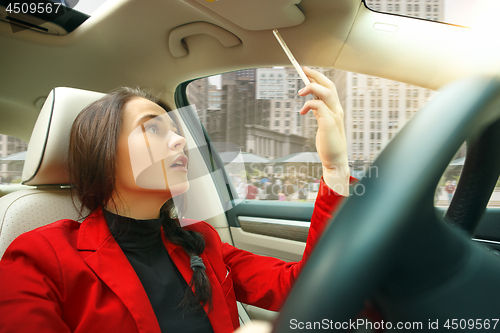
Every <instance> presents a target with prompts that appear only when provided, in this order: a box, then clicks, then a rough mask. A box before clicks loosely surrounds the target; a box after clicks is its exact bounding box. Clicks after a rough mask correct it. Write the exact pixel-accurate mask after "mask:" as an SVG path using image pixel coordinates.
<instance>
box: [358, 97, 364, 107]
mask: <svg viewBox="0 0 500 333" xmlns="http://www.w3.org/2000/svg"><path fill="white" fill-rule="evenodd" d="M364 106H365V100H364V99H360V100H359V107H360V108H363V107H364Z"/></svg>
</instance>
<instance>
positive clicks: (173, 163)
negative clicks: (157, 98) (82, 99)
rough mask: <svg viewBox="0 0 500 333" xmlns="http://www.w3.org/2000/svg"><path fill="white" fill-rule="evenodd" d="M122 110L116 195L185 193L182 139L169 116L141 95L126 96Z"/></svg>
mask: <svg viewBox="0 0 500 333" xmlns="http://www.w3.org/2000/svg"><path fill="white" fill-rule="evenodd" d="M122 112H123V114H122V128H121V132H120V137H119V140H118V147H117V167H116V183H115V184H116V189H117V191H118V192H119V193H120V195H123V194H124V193H128V194H133V193H138V194H146V193H154V194H155V195H161V196H164V197H165V198H164V199H165V201H166V200H168V199H170V198H171V197H174V196H176V195H179V194H182V193H184V192H186V191H187V190H188V188H189V183H188V180H187V158H186V155H185V154H184V147H185V145H186V140H185V139H184V137H182V136H181V135H180V134H179V130H178V128H177V125H176V124H175V122H174V121H173V119H172V118H171V117H170V115H169V114H168V113H167V112H165V110H164V109H163V108H161V107H160V106H159V105H158V104H156V103H153V102H151V101H149V100H147V99H145V98H142V97H134V98H132V99H130V100H129V101H128V102H127V103H125V105H124V107H123V110H122Z"/></svg>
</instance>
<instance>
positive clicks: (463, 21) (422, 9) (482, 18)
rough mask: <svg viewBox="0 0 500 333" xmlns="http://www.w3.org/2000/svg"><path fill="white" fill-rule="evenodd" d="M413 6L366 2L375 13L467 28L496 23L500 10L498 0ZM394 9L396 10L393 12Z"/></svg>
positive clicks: (450, 0)
mask: <svg viewBox="0 0 500 333" xmlns="http://www.w3.org/2000/svg"><path fill="white" fill-rule="evenodd" d="M430 2H431V1H427V3H425V4H422V5H419V4H414V5H413V6H412V3H411V1H407V3H406V6H405V5H404V4H402V5H401V7H400V5H399V4H398V3H396V4H394V7H393V5H392V0H380V1H378V2H374V1H372V0H366V1H365V4H366V6H367V7H368V8H370V9H371V10H374V11H380V12H385V13H391V14H398V15H404V16H409V17H415V18H423V19H426V20H432V21H439V22H445V23H451V24H458V25H463V26H466V27H472V28H474V27H475V26H484V25H485V22H487V21H490V22H492V23H493V22H495V21H496V20H497V18H496V14H495V13H496V12H498V10H500V2H499V1H497V0H434V1H432V4H431V3H430ZM393 9H394V10H393Z"/></svg>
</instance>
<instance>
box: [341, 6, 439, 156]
mask: <svg viewBox="0 0 500 333" xmlns="http://www.w3.org/2000/svg"><path fill="white" fill-rule="evenodd" d="M366 5H367V6H368V7H369V8H370V9H372V10H375V11H382V12H386V13H390V14H396V15H404V16H411V17H418V18H422V19H428V20H434V21H443V20H444V0H367V1H366ZM344 86H345V91H344V92H343V94H342V95H343V99H344V100H343V102H344V103H343V106H344V109H345V124H346V136H347V146H348V147H347V150H348V157H349V161H350V164H351V165H357V166H363V165H364V166H366V165H368V164H370V163H371V162H373V160H374V159H375V158H376V157H377V156H378V154H379V153H380V152H381V151H382V149H383V148H384V147H385V145H386V144H387V143H388V142H389V141H390V140H391V139H392V138H393V137H394V136H395V135H396V133H397V132H398V131H399V130H400V129H401V128H402V127H403V126H404V125H405V124H406V122H407V121H409V120H410V118H411V117H412V116H413V115H414V114H415V113H416V112H417V111H418V110H419V109H420V108H421V107H422V106H423V105H424V104H425V103H427V101H428V100H429V99H430V98H432V97H433V96H434V95H435V94H436V93H435V92H434V91H430V90H428V89H424V88H421V87H416V86H413V85H409V84H406V83H400V82H396V81H391V80H387V79H382V78H377V77H373V76H367V75H363V74H357V73H351V72H346V76H345V85H344ZM337 89H340V86H339V85H337ZM341 100H342V98H341Z"/></svg>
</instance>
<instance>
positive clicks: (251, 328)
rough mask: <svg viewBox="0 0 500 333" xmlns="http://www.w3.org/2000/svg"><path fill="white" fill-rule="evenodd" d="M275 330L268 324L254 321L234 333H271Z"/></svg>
mask: <svg viewBox="0 0 500 333" xmlns="http://www.w3.org/2000/svg"><path fill="white" fill-rule="evenodd" d="M272 329H273V327H272V325H271V324H270V323H268V322H264V321H258V320H254V321H251V322H250V323H248V324H246V325H244V326H242V327H240V328H239V329H237V330H236V331H234V333H270V332H271V330H272Z"/></svg>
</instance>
